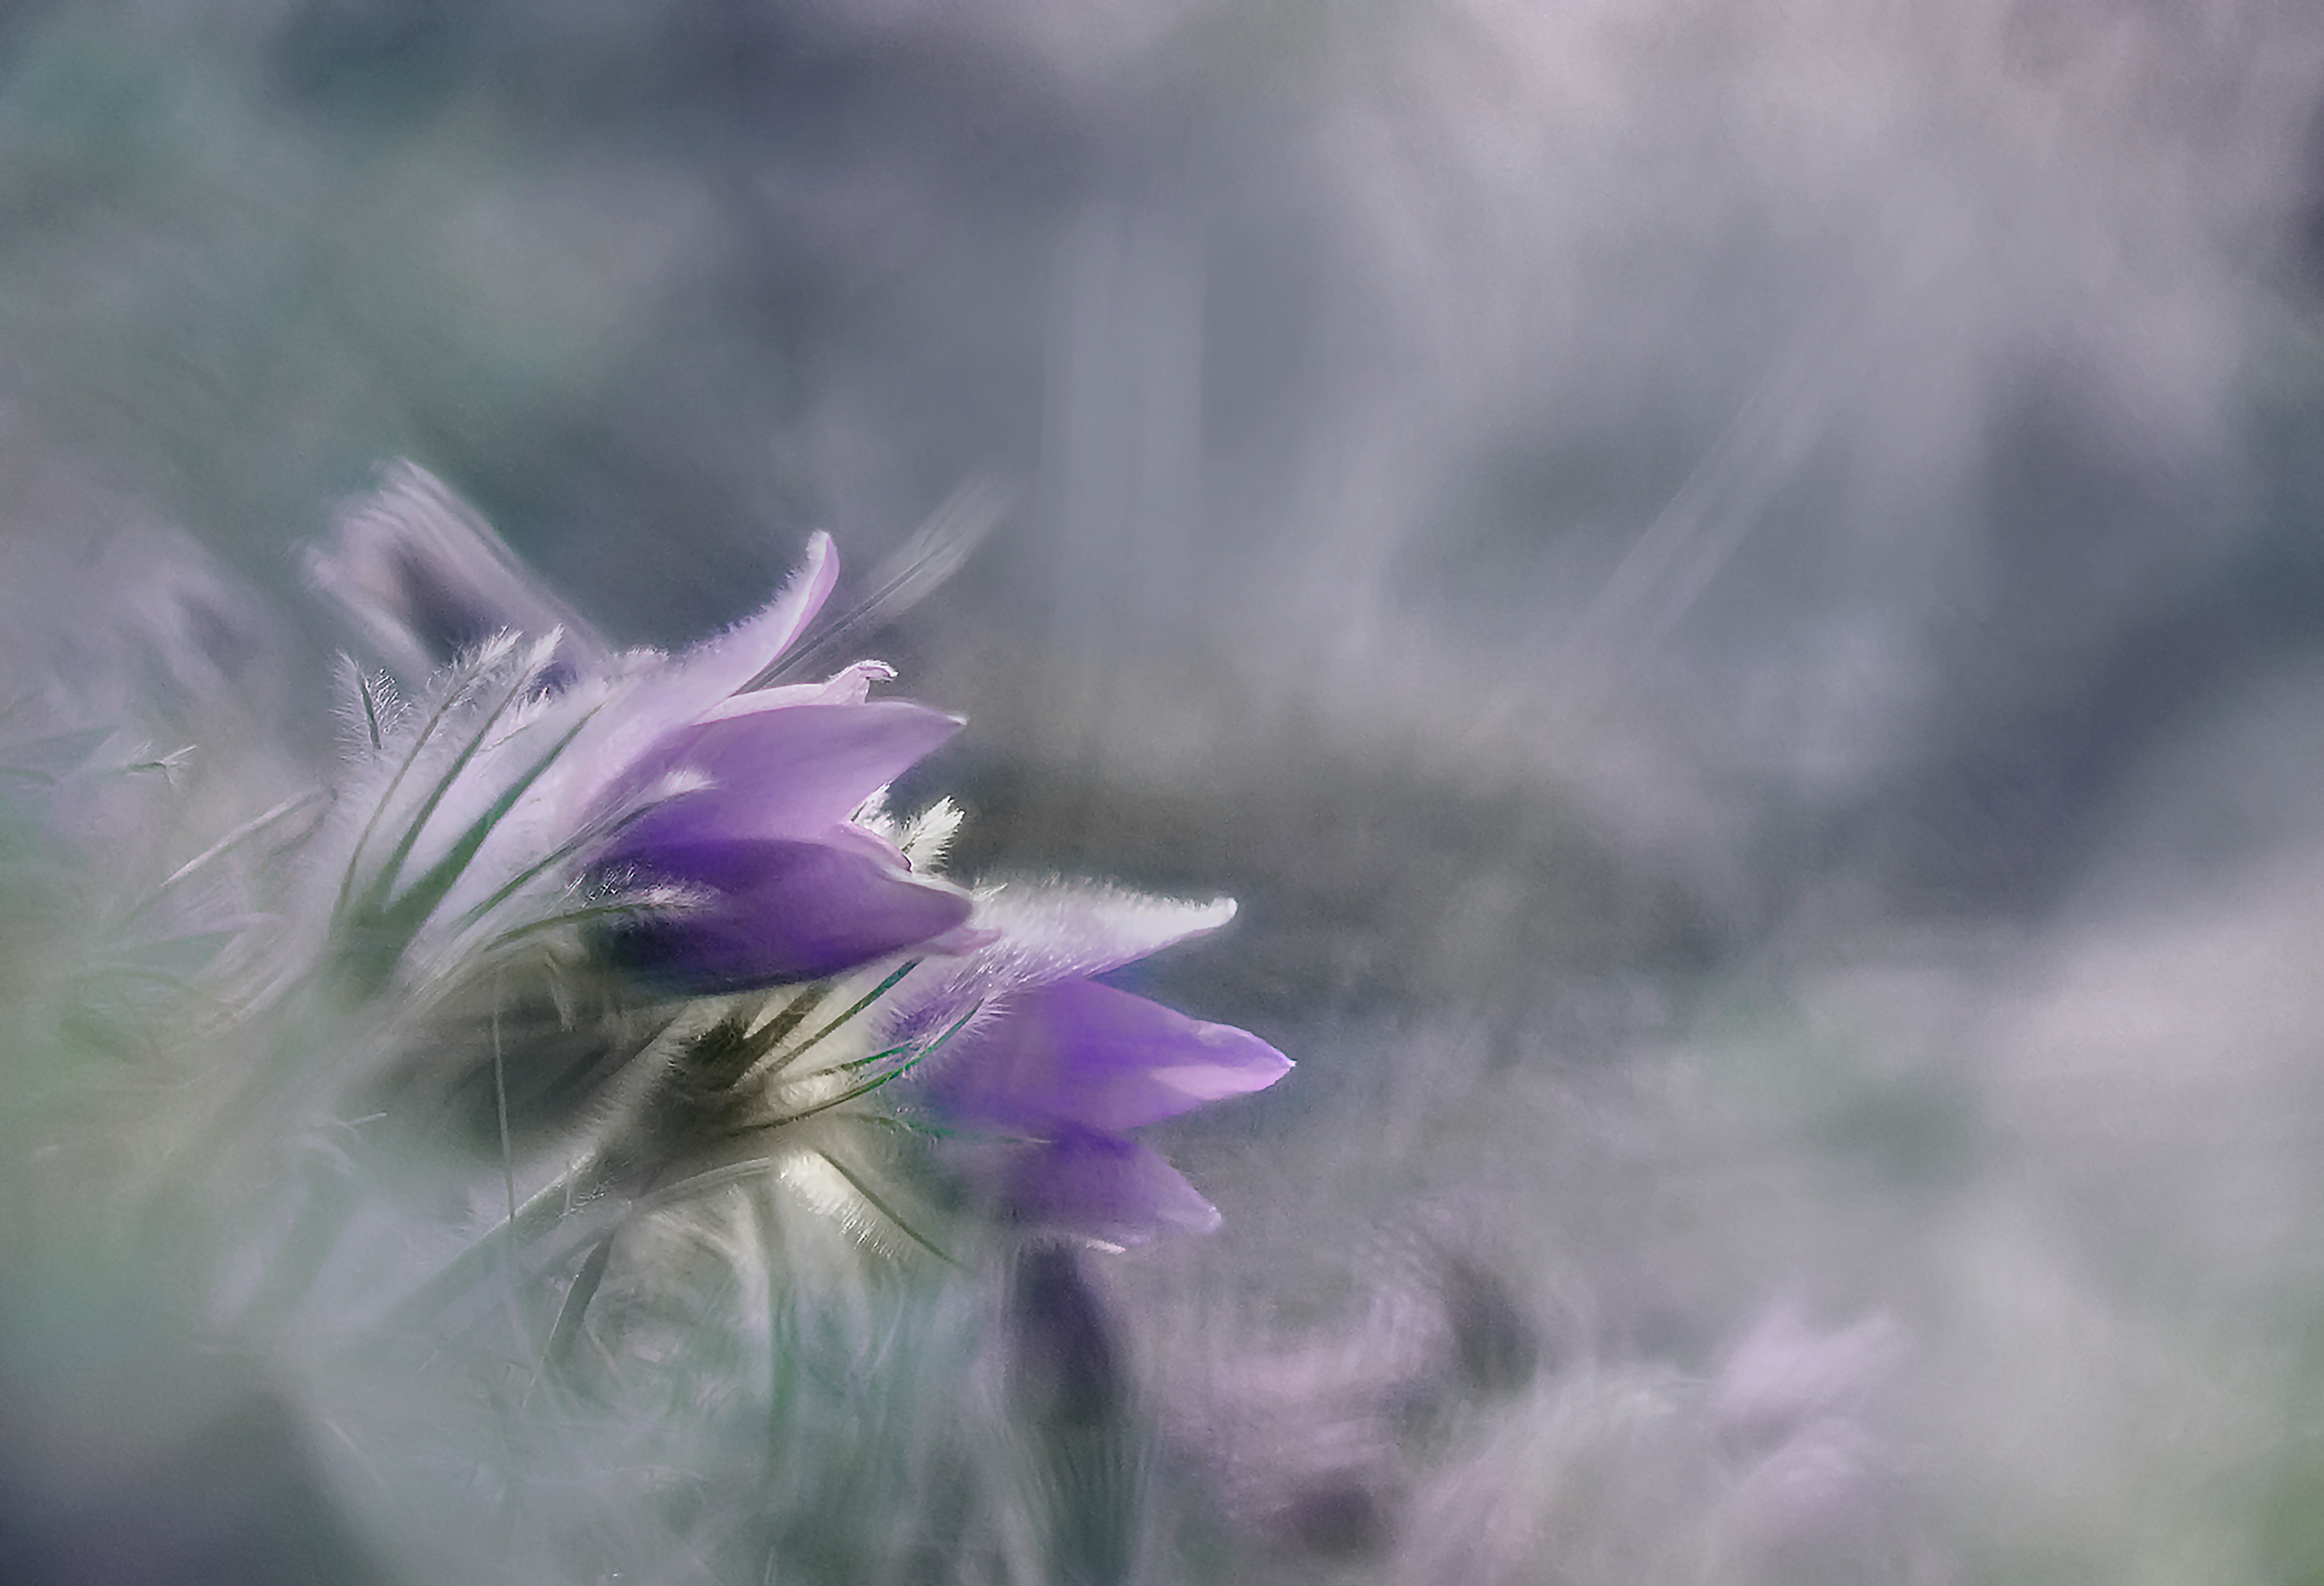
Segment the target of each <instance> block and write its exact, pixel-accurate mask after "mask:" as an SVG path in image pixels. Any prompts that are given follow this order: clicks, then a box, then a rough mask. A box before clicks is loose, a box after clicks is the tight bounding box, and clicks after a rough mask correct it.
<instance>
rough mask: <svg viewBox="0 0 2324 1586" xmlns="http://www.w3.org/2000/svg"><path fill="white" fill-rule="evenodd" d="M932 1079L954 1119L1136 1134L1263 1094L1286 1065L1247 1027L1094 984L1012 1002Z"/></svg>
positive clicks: (1059, 987) (1069, 985) (1068, 984)
mask: <svg viewBox="0 0 2324 1586" xmlns="http://www.w3.org/2000/svg"><path fill="white" fill-rule="evenodd" d="M955 1045H956V1046H957V1047H958V1048H959V1049H957V1050H955V1051H954V1052H951V1053H948V1054H946V1056H945V1062H944V1065H943V1067H942V1068H941V1069H940V1070H939V1071H938V1073H937V1074H936V1076H935V1077H934V1079H933V1080H932V1082H931V1083H933V1085H934V1087H935V1090H936V1096H937V1098H938V1105H939V1106H941V1107H942V1108H943V1110H944V1111H945V1112H947V1113H949V1114H951V1115H952V1116H954V1117H958V1118H963V1119H967V1120H974V1121H978V1122H984V1123H995V1124H1017V1125H1039V1124H1042V1123H1071V1124H1080V1125H1082V1126H1084V1127H1086V1128H1089V1129H1095V1130H1128V1129H1136V1128H1138V1127H1139V1125H1141V1124H1148V1123H1157V1122H1159V1121H1161V1120H1163V1119H1166V1118H1176V1116H1178V1114H1180V1113H1182V1112H1186V1111H1192V1110H1193V1109H1194V1108H1196V1107H1199V1106H1201V1105H1203V1103H1204V1102H1216V1101H1220V1100H1222V1099H1224V1098H1226V1097H1228V1096H1242V1095H1249V1094H1250V1093H1251V1092H1253V1091H1260V1090H1265V1089H1266V1088H1267V1087H1268V1085H1271V1084H1273V1083H1275V1082H1276V1081H1277V1080H1278V1079H1281V1078H1282V1077H1283V1076H1284V1075H1285V1074H1288V1073H1289V1072H1290V1071H1291V1060H1290V1059H1289V1058H1287V1057H1286V1056H1284V1055H1283V1054H1282V1053H1280V1052H1278V1051H1277V1050H1276V1049H1275V1048H1274V1047H1270V1046H1268V1044H1267V1043H1266V1042H1265V1041H1262V1040H1260V1039H1259V1037H1257V1036H1254V1035H1252V1034H1250V1032H1249V1031H1247V1030H1240V1029H1236V1028H1233V1027H1232V1026H1231V1025H1224V1024H1209V1023H1205V1022H1204V1021H1203V1020H1201V1019H1189V1018H1187V1017H1186V1016H1185V1014H1183V1013H1178V1012H1175V1011H1173V1010H1170V1009H1167V1008H1165V1007H1163V1006H1162V1005H1161V1004H1160V1003H1158V1002H1149V1001H1148V1000H1146V999H1145V998H1143V997H1134V996H1132V995H1130V993H1129V992H1128V991H1115V990H1114V989H1113V988H1112V987H1111V986H1102V985H1098V984H1097V983H1095V982H1091V981H1065V982H1060V983H1059V984H1056V985H1053V986H1045V987H1042V988H1040V989H1038V990H1037V991H1026V992H1022V993H1019V995H1018V996H1016V997H1013V998H1011V999H1010V1001H1009V1002H1008V1004H1007V1005H1006V1006H1005V1007H1004V1009H1003V1010H1002V1011H1001V1014H1000V1015H999V1017H997V1018H995V1019H993V1020H992V1021H991V1023H990V1024H987V1025H984V1026H982V1028H978V1029H976V1030H975V1031H973V1032H972V1033H971V1037H970V1038H969V1040H968V1041H967V1042H966V1044H964V1045H963V1044H960V1043H955Z"/></svg>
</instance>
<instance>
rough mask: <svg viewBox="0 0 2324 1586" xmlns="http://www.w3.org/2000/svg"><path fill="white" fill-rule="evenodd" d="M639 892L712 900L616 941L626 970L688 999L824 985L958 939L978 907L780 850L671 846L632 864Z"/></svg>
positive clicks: (832, 855) (778, 843)
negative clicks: (683, 891) (667, 889)
mask: <svg viewBox="0 0 2324 1586" xmlns="http://www.w3.org/2000/svg"><path fill="white" fill-rule="evenodd" d="M626 866H627V869H628V871H629V873H630V874H631V876H632V879H633V880H635V881H639V882H641V883H649V884H650V883H664V884H675V885H678V886H682V887H685V888H687V889H690V890H698V891H701V892H705V893H706V894H708V896H707V898H706V899H705V901H704V902H703V903H701V904H700V905H698V906H696V907H694V908H686V909H683V910H674V911H672V912H669V913H667V914H662V915H658V916H655V917H650V918H648V919H644V920H641V921H638V922H636V923H633V924H630V925H624V926H622V927H619V928H617V929H615V930H613V931H612V932H610V933H608V937H607V944H606V945H607V949H608V952H609V954H610V956H611V957H612V958H613V960H614V962H616V963H617V964H621V965H622V967H624V968H628V969H631V970H634V971H637V972H639V973H643V974H647V975H650V976H651V977H653V978H655V979H657V980H660V981H664V982H669V983H670V984H672V985H675V986H678V987H680V988H683V989H685V990H687V991H742V990H746V989H748V988H750V987H753V986H771V985H782V984H785V983H788V982H795V981H811V980H820V979H822V978H823V977H824V976H825V975H831V974H837V973H840V972H841V971H843V970H848V969H853V968H855V967H857V966H858V965H860V964H869V963H871V961H872V960H874V959H877V958H884V957H886V956H887V955H888V954H891V953H896V952H900V951H901V950H902V949H904V948H906V947H909V946H912V945H916V944H918V943H921V942H925V941H927V940H928V939H929V938H930V937H932V936H942V935H944V934H945V932H948V931H951V930H954V929H955V928H956V927H959V926H960V925H961V923H962V922H963V921H964V920H965V919H967V917H968V914H969V910H970V908H971V907H972V906H973V904H972V899H970V898H969V896H968V894H967V893H965V892H964V891H962V890H959V889H958V888H956V887H952V886H948V885H946V884H945V883H944V882H941V881H927V880H923V879H921V878H918V877H915V876H912V875H909V874H908V873H906V872H905V871H901V870H899V869H896V868H894V867H892V866H890V865H886V864H882V863H881V862H879V861H877V860H876V859H873V858H871V857H870V856H868V855H865V854H863V853H856V852H852V851H850V850H846V849H842V848H835V847H833V846H831V845H830V844H823V843H799V842H791V841H787V840H781V839H763V838H761V839H743V840H701V841H695V842H689V843H683V844H668V845H665V846H662V847H660V848H658V849H656V850H654V851H653V852H652V853H651V854H650V857H648V856H637V857H633V858H632V859H631V860H629V861H628V862H626Z"/></svg>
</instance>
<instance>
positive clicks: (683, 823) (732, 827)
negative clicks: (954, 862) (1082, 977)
mask: <svg viewBox="0 0 2324 1586" xmlns="http://www.w3.org/2000/svg"><path fill="white" fill-rule="evenodd" d="M835 573H836V568H835V565H834V560H833V558H832V557H831V555H830V549H829V541H828V540H827V539H825V538H824V537H823V536H820V535H818V536H816V541H815V543H814V544H813V545H812V546H811V548H810V550H809V556H808V562H807V567H804V568H802V569H801V572H800V574H799V576H798V577H797V578H795V579H794V580H793V581H792V584H791V586H790V587H789V588H788V589H787V590H786V591H785V594H784V595H783V597H782V598H781V599H779V601H778V602H777V603H776V606H775V607H774V608H772V609H770V613H769V616H770V617H774V618H777V619H778V620H777V621H775V622H771V623H767V622H766V619H764V618H762V619H761V623H764V624H765V625H766V626H769V627H771V628H772V629H773V630H774V632H771V633H764V634H762V635H761V636H760V641H759V644H758V645H755V646H749V647H742V646H734V645H732V644H731V643H730V644H729V645H726V646H722V647H719V648H718V649H717V650H713V651H712V652H711V654H710V655H709V657H708V658H707V669H709V670H710V671H711V672H712V673H713V678H712V681H714V682H715V681H724V680H725V679H726V678H728V677H731V676H733V674H734V673H735V671H737V670H738V667H737V665H736V663H735V661H734V659H732V658H731V657H729V656H727V655H726V654H725V651H726V650H733V649H741V650H742V662H743V663H744V664H747V663H749V662H750V661H752V660H753V659H755V660H756V662H757V665H756V666H754V667H752V673H753V674H755V672H756V671H758V670H760V669H763V668H764V667H765V666H767V665H770V664H771V663H772V662H773V660H774V659H776V658H777V657H779V655H780V654H781V653H782V651H783V650H785V649H786V648H788V645H789V644H790V642H791V641H793V640H794V639H795V638H796V637H797V635H798V632H799V631H800V630H801V629H803V628H804V627H805V626H806V625H807V622H809V621H810V620H812V618H813V617H814V615H815V613H816V609H817V608H818V607H820V606H821V604H822V603H823V601H824V599H825V596H826V595H828V594H829V593H830V589H831V585H832V582H833V579H834V577H835ZM704 665H705V663H704V662H702V661H697V660H696V659H695V658H688V659H687V661H686V662H681V663H680V665H679V667H678V669H677V671H678V681H680V682H681V683H685V684H694V685H697V686H698V685H699V683H700V682H701V679H699V678H694V677H691V676H689V675H688V674H690V673H692V672H694V671H695V670H696V669H697V668H701V667H703V666H704ZM890 675H891V674H890V673H889V671H888V669H886V668H885V667H883V666H881V665H880V664H879V663H877V662H866V663H862V664H861V665H858V666H856V667H853V668H850V669H848V670H846V671H844V672H842V673H841V674H839V676H837V677H835V678H832V679H831V680H830V681H828V682H826V683H823V684H807V685H797V686H793V687H782V688H765V689H760V690H757V691H756V692H752V693H746V694H735V695H731V696H726V697H723V698H717V699H716V700H715V703H711V704H709V705H707V706H706V707H703V708H698V709H696V711H695V712H694V714H693V715H691V717H690V719H683V720H680V721H678V723H677V724H673V725H666V726H665V727H664V728H663V730H662V731H661V732H660V733H659V734H657V735H656V736H654V737H653V738H652V739H650V741H649V742H647V743H646V744H645V745H644V747H643V748H642V750H641V751H640V752H637V753H636V754H635V755H634V756H633V757H632V758H631V759H630V760H629V761H628V763H627V764H626V765H625V766H624V767H623V769H622V770H621V771H620V772H618V773H617V774H616V775H614V776H613V778H611V779H607V780H606V781H604V783H602V784H601V785H600V786H599V787H598V788H596V790H595V797H594V799H593V811H592V818H594V819H595V820H599V821H604V822H605V823H606V824H608V825H611V826H612V827H613V834H612V835H611V837H610V838H609V839H608V840H607V841H606V842H605V844H604V845H603V846H602V847H601V848H599V850H598V851H597V853H596V854H595V861H594V868H595V871H596V873H598V874H599V875H601V876H604V877H606V878H609V879H612V880H614V881H618V882H620V883H621V884H623V885H626V886H631V887H634V888H641V889H646V890H653V891H657V892H663V893H670V892H674V893H676V894H677V895H678V899H680V902H679V903H678V906H677V907H673V908H666V909H661V910H658V911H655V912H652V913H650V914H647V915H644V916H642V917H639V918H636V919H632V920H631V921H629V922H626V923H624V924H623V925H622V926H620V927H616V928H615V929H613V931H612V932H610V933H609V934H608V940H607V946H608V950H609V952H610V954H611V955H612V956H613V959H614V960H615V962H617V963H620V964H623V965H624V966H625V967H628V968H632V969H634V970H638V971H641V972H643V973H648V974H650V975H651V976H652V977H653V978H655V979H657V980H660V981H662V982H667V983H669V984H671V985H674V986H677V987H678V988H680V989H683V990H686V991H739V990H743V989H747V988H751V987H755V986H770V985H779V984H784V983H787V982H798V981H809V980H819V979H822V978H823V977H825V976H826V975H832V974H837V973H841V972H843V971H845V970H849V969H853V968H856V967H858V966H859V965H862V964H868V963H870V962H871V961H872V960H874V959H878V958H883V957H886V956H887V955H889V954H893V953H897V952H900V951H902V950H903V949H905V948H908V947H912V946H918V945H927V944H932V943H935V942H936V940H937V939H938V938H941V937H944V936H947V934H949V933H953V932H955V931H957V930H958V929H959V928H960V927H962V926H963V925H964V924H965V923H966V921H967V919H968V917H969V913H970V910H971V908H973V899H971V898H970V897H969V895H968V894H967V893H966V892H964V891H963V890H960V889H959V888H957V887H954V886H952V885H950V884H948V883H946V882H943V881H935V880H932V879H930V878H927V877H924V876H918V875H915V874H913V873H912V871H911V867H910V865H909V862H908V861H907V860H906V859H905V857H904V855H903V854H902V853H900V852H899V851H898V850H897V848H896V847H895V846H894V844H891V843H890V842H888V841H887V839H885V838H884V837H882V836H881V835H880V834H877V833H875V832H873V831H871V829H869V828H868V827H866V826H863V825H860V824H858V823H856V822H855V821H853V819H851V818H850V817H851V816H853V813H854V812H855V811H856V810H857V809H858V808H859V807H861V806H862V804H863V802H864V801H865V800H866V799H867V798H870V797H871V795H872V794H873V793H874V792H876V791H878V790H879V789H880V788H884V787H886V786H887V785H888V783H890V781H892V780H894V779H895V778H896V777H897V776H898V775H899V774H900V773H901V772H903V771H904V770H907V769H908V768H909V767H910V766H912V765H913V764H914V763H915V762H917V761H919V760H920V759H921V758H922V757H924V756H925V755H927V753H928V752H930V751H931V750H934V749H936V747H937V746H938V745H940V744H942V743H943V742H945V741H946V740H947V739H949V738H950V737H951V736H952V735H953V734H954V733H957V732H958V731H960V729H961V726H962V725H963V724H962V721H961V719H960V718H959V717H957V716H953V715H945V713H943V712H942V711H937V710H932V709H930V708H929V707H927V705H915V704H912V703H911V702H909V701H908V700H871V699H870V698H869V697H868V695H869V692H870V688H871V683H872V682H873V681H874V680H878V679H884V678H887V677H889V676H890ZM742 680H744V681H747V676H745V677H744V678H743V679H742ZM699 697H700V696H699V694H698V693H697V694H696V698H697V699H698V698H699ZM665 708H667V707H665ZM665 719H667V717H665Z"/></svg>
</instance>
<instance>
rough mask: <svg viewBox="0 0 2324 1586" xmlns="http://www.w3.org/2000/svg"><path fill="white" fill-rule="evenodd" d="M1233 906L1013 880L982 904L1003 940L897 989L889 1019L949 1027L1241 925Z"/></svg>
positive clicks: (985, 922)
mask: <svg viewBox="0 0 2324 1586" xmlns="http://www.w3.org/2000/svg"><path fill="white" fill-rule="evenodd" d="M1234 912H1235V905H1234V899H1231V898H1216V899H1212V900H1211V901H1210V902H1208V903H1188V902H1184V901H1181V900H1179V899H1174V898H1153V897H1148V896H1147V895H1145V894H1143V893H1139V892H1131V891H1127V890H1122V889H1120V888H1117V887H1107V886H1094V885H1069V884H1065V883H1062V882H1056V881H1049V882H1042V881H1011V882H1010V883H1009V884H1007V885H1006V886H1002V887H997V888H994V889H991V890H989V891H985V892H982V893H980V894H979V895H978V899H977V909H976V924H977V926H978V927H979V928H982V929H990V930H994V931H998V932H999V933H1000V939H999V940H997V941H995V942H994V943H992V945H990V946H988V947H986V948H984V949H983V950H982V951H981V952H979V953H977V954H975V955H974V956H973V957H972V958H970V959H969V960H968V961H966V962H965V963H962V964H927V965H924V966H923V967H922V968H921V969H920V970H919V972H918V973H916V974H914V975H913V976H912V977H911V978H910V979H908V980H907V981H906V982H904V983H903V984H902V985H901V986H899V987H898V988H897V991H896V993H895V994H894V995H893V996H892V997H891V998H890V1007H889V1010H888V1012H887V1015H886V1017H887V1018H888V1019H889V1020H890V1022H891V1023H892V1024H894V1025H896V1026H898V1027H910V1028H919V1027H922V1026H934V1027H939V1028H940V1027H942V1026H944V1025H947V1024H949V1023H951V1022H952V1021H953V1020H954V1019H958V1018H959V1017H960V1016H961V1015H962V1014H964V1013H965V1012H967V1011H968V1010H970V1009H971V1008H973V1007H975V1006H977V1005H978V1004H979V1003H982V1002H990V1001H991V1000H994V999H996V998H1000V997H1003V996H1006V995H1008V994H1009V993H1010V992H1013V991H1022V990H1025V989H1027V988H1029V987H1033V986H1044V985H1048V984H1051V983H1053V982H1057V981H1064V980H1074V979H1079V978H1082V977H1085V976H1088V975H1093V974H1102V973H1104V972H1105V971H1107V970H1109V969H1117V968H1119V967H1120V966H1121V965H1122V964H1130V963H1134V962H1135V961H1136V960H1138V959H1140V958H1143V957H1145V956H1146V955H1147V954H1150V953H1155V952H1158V951H1160V950H1161V949H1162V948H1164V947H1167V946H1169V945H1172V944H1174V943H1176V942H1182V941H1185V939H1186V938H1188V937H1189V936H1201V935H1203V933H1205V932H1208V931H1214V930H1216V929H1218V928H1219V927H1221V926H1222V925H1224V924H1226V923H1227V921H1229V920H1231V919H1232V918H1233V917H1234Z"/></svg>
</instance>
